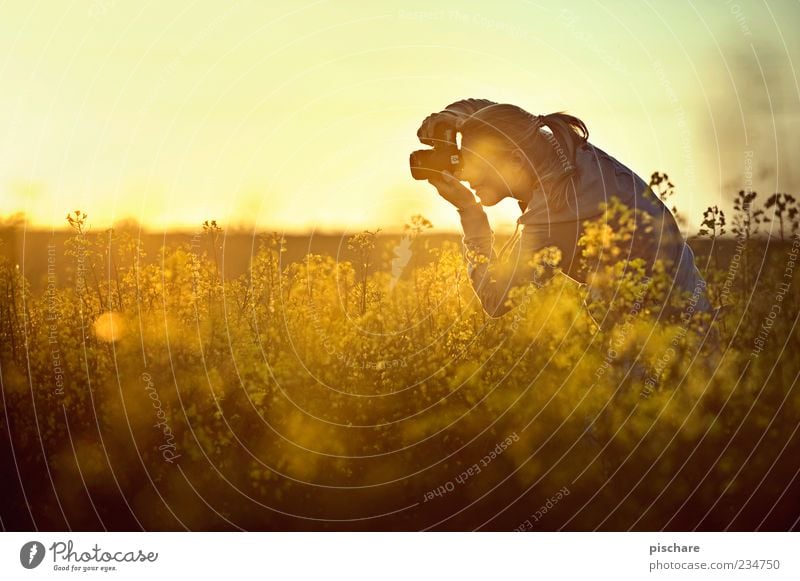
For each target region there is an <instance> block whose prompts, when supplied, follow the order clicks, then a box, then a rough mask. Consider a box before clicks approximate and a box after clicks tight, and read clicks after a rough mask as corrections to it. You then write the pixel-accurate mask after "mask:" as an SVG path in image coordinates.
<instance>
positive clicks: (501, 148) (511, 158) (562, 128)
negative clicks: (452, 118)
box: [447, 100, 589, 209]
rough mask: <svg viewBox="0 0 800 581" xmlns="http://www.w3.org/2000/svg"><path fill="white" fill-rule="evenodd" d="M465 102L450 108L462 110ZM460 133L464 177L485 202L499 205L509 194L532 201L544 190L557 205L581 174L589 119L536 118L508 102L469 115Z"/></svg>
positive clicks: (550, 202)
mask: <svg viewBox="0 0 800 581" xmlns="http://www.w3.org/2000/svg"><path fill="white" fill-rule="evenodd" d="M465 101H472V102H474V100H465ZM460 103H462V101H459V102H457V103H454V104H452V105H449V106H448V107H447V109H453V110H458V108H459V107H458V105H459V104H460ZM489 103H491V102H489ZM544 127H547V128H548V129H549V131H548V130H546V129H544ZM460 131H461V150H462V157H463V167H462V170H461V172H460V175H459V178H460V179H462V180H464V181H468V182H469V183H470V186H472V187H473V189H475V190H476V194H477V195H478V197H480V199H481V204H483V205H484V206H493V205H495V204H496V203H498V202H499V201H500V200H502V199H503V198H506V197H509V196H511V197H514V198H517V199H518V200H525V201H527V200H528V199H529V197H530V195H531V193H532V192H533V191H534V190H535V189H537V188H541V189H542V191H543V192H544V194H545V196H547V198H548V205H550V206H551V207H553V208H554V209H557V208H558V207H560V206H562V205H563V203H564V201H565V199H566V190H567V187H568V186H569V184H570V183H571V181H572V180H571V178H572V176H573V174H574V172H575V151H576V150H577V148H578V147H579V146H580V145H582V144H583V143H585V142H586V140H587V139H588V136H589V132H588V130H587V129H586V126H585V125H584V123H583V122H582V121H581V120H580V119H577V118H576V117H573V116H571V115H567V114H565V113H551V114H549V115H540V116H534V115H531V114H530V113H528V112H527V111H525V110H524V109H522V108H520V107H517V106H516V105H510V104H502V103H491V104H489V105H486V106H483V107H481V108H479V109H477V110H475V111H474V112H472V113H471V114H470V115H469V116H465V117H464V118H463V119H462V121H461V124H460Z"/></svg>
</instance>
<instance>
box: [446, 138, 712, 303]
mask: <svg viewBox="0 0 800 581" xmlns="http://www.w3.org/2000/svg"><path fill="white" fill-rule="evenodd" d="M575 166H576V178H575V179H574V180H573V181H574V183H575V184H576V187H575V188H569V190H570V195H568V196H567V198H566V203H565V204H564V205H563V207H562V208H560V209H558V210H556V209H554V208H550V207H549V206H548V201H547V197H546V196H545V195H544V193H543V192H542V191H541V190H537V191H535V192H533V195H532V196H531V199H530V201H529V202H528V205H527V207H526V208H525V211H524V212H523V214H522V216H520V217H519V219H518V220H517V223H518V226H520V225H521V226H522V231H521V236H520V240H519V246H518V249H517V252H513V253H512V255H513V263H514V265H516V267H514V268H513V271H512V272H511V273H510V274H505V273H504V272H506V271H507V269H501V268H500V266H501V265H500V264H499V261H498V258H497V255H496V253H495V251H494V249H493V245H494V244H493V243H494V232H493V231H492V229H491V227H490V226H489V220H488V218H487V216H486V213H485V212H484V210H483V207H482V206H481V205H480V204H477V203H476V204H474V205H470V206H469V207H467V208H464V209H459V210H458V212H459V214H460V217H461V225H462V227H463V229H464V236H463V243H464V246H465V249H466V250H467V251H468V252H467V253H466V254H465V258H466V260H467V270H468V273H469V276H470V281H471V283H472V288H473V289H474V290H475V293H476V294H477V296H478V298H479V299H480V301H481V304H482V305H483V308H484V310H485V311H486V312H487V313H488V314H489V315H490V316H494V317H499V316H501V315H503V314H504V313H506V312H507V311H508V310H510V308H512V307H511V306H510V305H508V304H506V300H507V295H508V291H509V290H510V289H511V288H512V287H513V286H515V285H516V284H519V283H524V282H537V284H538V283H540V281H536V280H533V279H532V273H531V271H529V270H528V269H526V268H525V266H524V265H527V263H528V261H529V260H530V258H532V257H533V254H534V253H535V252H536V251H538V250H541V249H542V248H544V247H547V246H555V247H557V248H559V250H560V251H561V263H560V264H559V265H558V266H559V267H560V269H561V271H562V272H563V273H564V274H566V275H567V276H569V277H571V278H573V279H574V280H576V281H577V282H578V283H582V284H585V283H586V279H587V271H586V269H584V268H582V265H581V260H580V259H581V247H580V246H579V245H578V240H579V239H580V237H581V236H582V235H583V233H584V222H585V221H587V220H596V219H598V218H602V217H603V215H604V213H605V212H604V209H603V207H602V206H601V204H603V203H608V202H610V200H611V197H612V196H616V197H617V198H619V200H620V201H621V202H622V203H623V204H625V205H626V206H628V207H629V208H631V209H632V210H633V214H634V216H635V218H636V222H637V225H638V224H639V223H640V221H641V220H642V219H643V218H645V215H646V217H647V218H649V222H650V224H651V225H652V228H651V229H650V231H649V232H646V231H645V229H644V228H636V230H635V231H634V235H633V236H632V238H631V240H630V241H629V243H628V244H626V247H625V248H623V249H622V251H623V252H622V254H621V255H620V259H621V260H625V259H633V258H643V259H644V261H645V264H646V269H647V270H648V272H649V270H650V269H651V268H652V266H653V264H654V263H655V261H656V260H663V261H664V263H665V264H666V265H667V267H668V274H670V275H671V277H672V280H673V288H674V289H675V290H678V291H687V292H689V293H692V294H693V296H694V297H696V304H695V305H693V307H694V310H695V311H710V310H711V305H710V303H709V302H708V299H707V297H706V293H705V281H704V280H703V277H702V275H701V274H700V271H699V270H698V269H697V267H696V266H695V262H694V254H693V252H692V250H691V248H690V247H689V245H688V244H686V241H685V240H684V239H683V236H682V234H681V232H680V229H679V228H678V224H677V222H676V221H675V218H674V216H673V215H672V213H671V212H670V211H669V209H668V208H667V207H666V205H665V204H664V203H663V202H662V201H661V200H660V199H659V198H658V197H657V196H656V195H655V194H654V193H653V192H652V190H651V189H650V187H649V185H648V184H647V183H646V182H645V181H644V180H643V179H642V178H641V177H639V176H638V175H637V174H636V173H634V172H633V171H632V170H630V169H629V168H628V167H626V166H625V165H623V164H622V163H620V162H619V161H618V160H616V159H615V158H613V157H612V156H610V155H609V154H607V153H606V152H604V151H603V150H601V149H600V148H599V147H596V146H594V145H592V144H590V143H586V144H584V145H582V146H581V147H579V148H578V149H577V150H576V152H575ZM587 266H589V267H590V268H591V264H590V265H587ZM590 291H591V289H590Z"/></svg>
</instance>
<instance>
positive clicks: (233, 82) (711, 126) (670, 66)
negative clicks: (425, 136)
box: [0, 0, 800, 233]
mask: <svg viewBox="0 0 800 581" xmlns="http://www.w3.org/2000/svg"><path fill="white" fill-rule="evenodd" d="M797 22H800V3H798V2H795V1H789V0H786V1H781V2H776V1H774V0H770V1H755V0H753V1H749V0H737V1H735V2H734V1H732V0H730V1H729V0H702V1H700V0H692V1H684V0H676V1H674V2H655V1H654V0H635V1H629V2H622V1H617V0H603V1H595V0H586V1H575V2H568V3H567V2H563V1H556V2H550V1H545V0H541V1H530V2H529V1H525V0H521V1H515V2H496V3H492V4H490V3H487V2H485V1H470V0H459V1H457V2H456V1H437V2H419V1H413V0H402V1H394V0H392V1H388V2H366V1H365V2H361V1H355V0H343V1H311V2H309V1H307V0H300V1H293V2H284V1H275V0H270V1H269V2H255V1H252V2H247V1H239V2H237V1H236V0H232V1H228V2H210V1H205V0H198V1H189V2H170V3H164V2H154V1H146V0H145V1H137V2H132V1H122V0H107V1H103V0H92V1H75V2H69V1H59V2H55V1H47V2H36V1H31V0H24V1H18V0H11V1H10V2H9V1H7V2H4V3H2V4H0V83H1V84H2V88H3V90H2V91H0V216H7V215H9V214H12V213H15V212H24V213H25V215H26V219H27V225H28V226H29V227H47V228H61V227H64V226H65V225H66V221H65V216H66V214H67V213H68V212H70V211H72V210H76V209H81V210H83V211H85V212H87V213H88V214H89V222H90V224H92V226H93V227H98V228H104V227H108V226H110V225H112V224H114V223H119V222H120V221H123V220H126V219H133V220H136V221H138V222H139V223H141V224H143V225H144V226H145V227H146V228H148V229H152V230H165V229H174V228H182V229H197V228H199V227H200V224H201V223H202V221H203V220H206V219H216V220H217V221H218V222H219V223H220V224H222V225H223V226H224V227H227V228H234V227H246V228H257V229H272V230H279V231H284V232H291V233H300V232H320V233H321V232H351V231H359V230H362V229H375V228H383V229H384V230H392V229H396V228H400V227H402V225H403V223H404V222H407V221H408V219H409V218H410V216H411V215H414V214H423V215H425V216H426V217H427V218H428V219H430V220H431V222H432V223H433V224H434V226H435V227H436V228H437V229H440V230H452V231H458V229H459V222H458V215H457V213H456V211H455V209H454V208H453V207H452V206H450V205H449V204H448V203H447V202H446V201H445V200H443V199H442V198H440V197H439V196H438V195H437V193H436V191H435V189H434V188H433V186H431V185H430V184H429V183H427V182H424V181H422V182H420V181H415V180H414V179H413V178H412V177H411V175H410V172H409V168H408V154H409V153H410V152H411V151H412V150H414V149H418V148H421V147H423V146H422V145H421V144H420V143H419V142H418V141H417V139H416V130H417V127H418V126H419V124H420V122H421V121H422V119H423V118H424V117H425V116H427V115H428V114H429V113H431V112H434V111H439V110H441V109H443V108H444V107H445V106H446V105H447V104H449V103H451V102H453V101H456V100H459V99H463V98H467V97H476V98H486V99H491V100H493V101H497V102H506V103H513V104H516V105H519V106H520V107H523V108H524V109H526V110H528V111H530V112H532V113H534V114H544V113H550V112H554V111H562V110H563V111H567V112H569V113H571V114H573V115H576V116H578V117H580V118H581V119H583V120H584V122H585V123H586V125H587V126H588V128H589V131H590V141H591V142H592V143H594V144H595V145H597V146H599V147H601V148H602V149H604V150H605V151H607V152H608V153H610V154H611V155H613V156H614V157H616V158H617V159H619V160H620V161H622V162H623V163H625V164H626V165H628V166H629V167H631V168H632V169H633V170H634V171H636V172H637V173H639V174H640V175H642V176H643V177H644V178H645V180H647V179H648V178H649V176H650V174H651V173H652V172H654V171H661V172H666V173H667V174H669V176H670V178H671V179H672V181H673V183H674V184H675V186H676V194H675V197H674V198H673V200H674V202H675V204H676V205H677V206H678V209H679V211H681V212H682V213H683V214H685V215H686V216H688V217H689V218H690V226H689V227H690V229H694V230H695V231H696V228H697V226H698V225H699V220H700V216H701V215H702V211H703V209H705V208H706V207H707V206H710V205H719V206H721V207H723V208H726V209H729V208H730V206H731V202H732V199H733V196H734V194H735V193H736V191H738V190H739V189H742V188H743V187H750V188H753V189H756V190H757V191H759V192H762V191H763V192H764V193H765V195H768V194H769V193H771V192H773V191H786V192H789V193H794V194H800V192H798V191H797V190H798V184H800V170H798V168H796V167H794V164H792V163H791V162H792V161H793V158H794V157H796V152H797V145H798V141H799V140H800V139H799V138H798V135H800V133H798V130H800V126H798V125H800V124H798V120H799V119H800V107H799V106H798V104H800V85H799V84H798V74H797V72H796V71H795V68H794V65H795V63H797V62H798V57H800V37H798V35H796V34H792V31H793V29H794V28H795V27H796V23H797ZM487 213H489V216H490V219H491V220H492V223H493V226H494V227H495V228H496V229H502V228H506V227H510V226H511V225H513V223H514V221H515V220H516V217H517V216H518V215H519V208H518V206H517V205H516V203H515V202H514V201H512V200H505V201H503V202H502V203H501V204H499V205H498V206H496V207H493V208H490V209H487Z"/></svg>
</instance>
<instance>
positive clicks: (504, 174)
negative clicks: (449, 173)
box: [456, 135, 535, 206]
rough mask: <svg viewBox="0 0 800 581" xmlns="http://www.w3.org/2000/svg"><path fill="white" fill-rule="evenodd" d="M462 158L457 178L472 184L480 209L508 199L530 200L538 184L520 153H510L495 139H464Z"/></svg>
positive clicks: (506, 146)
mask: <svg viewBox="0 0 800 581" xmlns="http://www.w3.org/2000/svg"><path fill="white" fill-rule="evenodd" d="M461 156H462V162H463V164H462V168H461V171H460V172H459V173H458V175H457V176H456V177H458V179H459V180H461V181H465V182H469V185H470V187H471V188H472V189H473V190H475V194H476V195H477V196H478V197H479V198H480V201H481V205H483V206H494V205H495V204H497V203H498V202H499V201H500V200H502V199H504V198H507V197H509V196H510V197H513V198H516V199H518V200H523V201H527V200H528V199H530V193H531V191H532V190H533V187H534V183H535V182H534V180H533V176H532V173H531V172H530V170H529V168H528V162H527V160H526V159H525V157H524V155H523V154H522V152H521V151H519V150H517V151H516V152H514V151H510V150H509V147H508V145H507V144H504V143H502V142H501V141H500V140H498V139H496V138H473V139H470V137H469V136H468V135H462V139H461Z"/></svg>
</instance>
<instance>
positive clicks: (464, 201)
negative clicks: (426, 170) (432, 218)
mask: <svg viewBox="0 0 800 581" xmlns="http://www.w3.org/2000/svg"><path fill="white" fill-rule="evenodd" d="M428 182H430V183H431V184H433V186H434V187H436V190H437V191H438V192H439V195H440V196H442V197H443V198H444V199H445V200H447V201H448V202H450V203H451V204H453V205H454V206H455V207H456V208H458V209H463V208H466V207H467V206H471V205H474V204H476V203H477V200H476V199H475V194H473V193H472V190H470V189H469V188H468V187H467V186H465V185H464V184H462V183H461V182H460V181H458V180H457V179H456V178H455V177H454V176H453V174H451V173H450V172H449V171H443V172H442V173H441V174H439V175H438V176H436V177H435V178H428Z"/></svg>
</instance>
